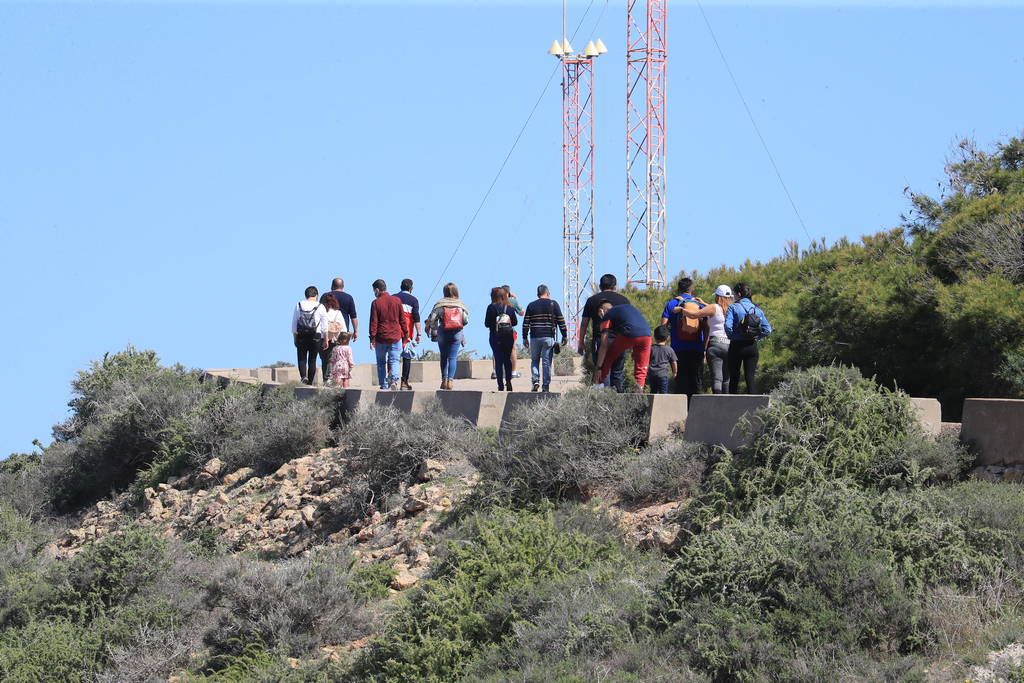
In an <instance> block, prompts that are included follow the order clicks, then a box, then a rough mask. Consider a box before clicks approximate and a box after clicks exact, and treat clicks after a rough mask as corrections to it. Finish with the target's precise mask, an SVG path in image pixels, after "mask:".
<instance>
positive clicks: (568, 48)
mask: <svg viewBox="0 0 1024 683" xmlns="http://www.w3.org/2000/svg"><path fill="white" fill-rule="evenodd" d="M562 54H563V55H566V56H568V55H571V54H572V43H570V42H569V39H568V38H562Z"/></svg>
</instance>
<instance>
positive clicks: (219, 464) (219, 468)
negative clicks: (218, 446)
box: [203, 458, 225, 477]
mask: <svg viewBox="0 0 1024 683" xmlns="http://www.w3.org/2000/svg"><path fill="white" fill-rule="evenodd" d="M224 467H225V465H224V461H223V460H221V459H220V458H210V459H209V460H207V461H206V463H205V464H204V465H203V472H206V473H207V474H209V475H210V476H211V477H219V476H220V475H221V472H223V471H224Z"/></svg>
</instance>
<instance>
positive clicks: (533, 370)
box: [530, 337, 555, 389]
mask: <svg viewBox="0 0 1024 683" xmlns="http://www.w3.org/2000/svg"><path fill="white" fill-rule="evenodd" d="M554 353H555V338H554V337H534V338H533V339H531V340H530V377H531V378H532V379H533V383H534V384H540V383H541V381H540V378H541V362H542V361H543V366H544V389H547V388H548V387H549V386H550V385H551V360H552V358H553V357H554Z"/></svg>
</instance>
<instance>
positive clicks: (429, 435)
mask: <svg viewBox="0 0 1024 683" xmlns="http://www.w3.org/2000/svg"><path fill="white" fill-rule="evenodd" d="M338 441H339V443H340V444H341V446H342V448H343V449H344V453H345V456H346V457H347V458H348V460H349V464H350V467H351V469H352V472H353V478H352V482H351V487H352V491H353V493H352V495H350V496H348V498H347V500H346V502H347V503H348V504H349V505H351V506H352V507H351V509H342V510H338V511H337V515H338V516H339V518H340V521H341V522H342V523H344V522H347V521H350V520H352V519H356V518H358V517H361V516H363V515H364V514H366V513H367V512H369V511H370V510H372V509H379V508H380V507H382V506H383V505H384V502H385V501H386V499H387V497H388V496H389V495H390V494H392V493H395V492H396V491H398V490H399V487H400V486H401V485H402V484H405V483H411V482H412V481H414V479H415V476H416V474H417V472H418V471H419V470H420V467H421V466H422V465H423V463H424V462H425V461H426V460H427V458H431V459H434V460H440V461H442V462H451V461H453V460H455V459H457V458H460V457H464V456H465V455H466V454H467V453H469V452H473V451H476V450H477V449H478V448H480V445H481V444H482V439H481V437H480V434H479V433H478V432H477V431H476V430H475V429H473V428H472V427H471V426H470V425H468V424H467V423H466V422H464V421H461V420H457V419H454V418H452V417H449V416H447V415H445V414H444V413H443V412H442V411H441V410H440V408H439V407H436V406H435V407H433V408H432V407H430V406H427V407H426V408H425V409H424V411H423V412H421V413H412V414H410V415H404V414H402V413H400V412H399V411H398V410H397V409H395V408H392V407H391V406H369V407H367V408H361V409H360V410H358V411H356V412H355V413H354V414H352V415H351V416H350V418H349V420H348V422H346V423H345V424H344V425H343V426H342V428H341V430H340V432H339V434H338Z"/></svg>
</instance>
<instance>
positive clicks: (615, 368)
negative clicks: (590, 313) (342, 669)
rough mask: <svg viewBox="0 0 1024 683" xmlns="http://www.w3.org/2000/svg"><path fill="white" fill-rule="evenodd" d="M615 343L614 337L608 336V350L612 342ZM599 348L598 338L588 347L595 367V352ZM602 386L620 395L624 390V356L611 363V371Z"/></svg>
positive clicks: (599, 341)
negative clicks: (610, 388)
mask: <svg viewBox="0 0 1024 683" xmlns="http://www.w3.org/2000/svg"><path fill="white" fill-rule="evenodd" d="M613 341H615V336H614V335H608V348H609V349H610V348H611V347H612V342H613ZM600 348H601V337H600V336H598V338H597V339H595V340H594V341H593V342H592V344H591V347H590V350H591V353H593V356H592V358H593V359H594V365H595V366H597V352H598V350H599V349H600ZM602 386H606V387H612V388H613V389H615V391H617V392H619V393H620V394H621V393H622V392H624V391H625V390H626V354H622V355H621V356H619V357H618V358H616V359H615V362H614V363H612V371H611V373H610V374H609V375H608V377H607V378H606V379H605V380H604V384H603V385H602Z"/></svg>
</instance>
